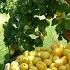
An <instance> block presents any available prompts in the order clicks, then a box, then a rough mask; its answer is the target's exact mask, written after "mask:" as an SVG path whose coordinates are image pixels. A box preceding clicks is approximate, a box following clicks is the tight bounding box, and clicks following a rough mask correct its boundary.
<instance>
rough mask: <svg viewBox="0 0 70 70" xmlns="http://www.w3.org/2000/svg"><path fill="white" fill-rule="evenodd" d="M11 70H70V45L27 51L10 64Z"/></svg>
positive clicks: (56, 45)
mask: <svg viewBox="0 0 70 70" xmlns="http://www.w3.org/2000/svg"><path fill="white" fill-rule="evenodd" d="M8 68H9V70H70V45H69V44H67V45H66V47H63V46H61V45H58V44H55V45H54V44H53V45H52V46H51V47H49V48H46V47H37V48H35V50H33V51H25V52H24V53H23V54H22V55H19V56H18V57H17V58H16V60H15V61H13V62H11V64H9V67H8Z"/></svg>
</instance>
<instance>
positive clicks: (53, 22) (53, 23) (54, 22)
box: [52, 18, 59, 26]
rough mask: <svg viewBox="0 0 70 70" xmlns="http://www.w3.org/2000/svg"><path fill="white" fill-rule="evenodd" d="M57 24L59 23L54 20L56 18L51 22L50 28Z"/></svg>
mask: <svg viewBox="0 0 70 70" xmlns="http://www.w3.org/2000/svg"><path fill="white" fill-rule="evenodd" d="M58 23H59V21H58V20H56V18H55V19H53V20H52V26H54V25H56V24H58Z"/></svg>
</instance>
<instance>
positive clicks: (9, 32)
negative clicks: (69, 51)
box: [1, 0, 70, 52]
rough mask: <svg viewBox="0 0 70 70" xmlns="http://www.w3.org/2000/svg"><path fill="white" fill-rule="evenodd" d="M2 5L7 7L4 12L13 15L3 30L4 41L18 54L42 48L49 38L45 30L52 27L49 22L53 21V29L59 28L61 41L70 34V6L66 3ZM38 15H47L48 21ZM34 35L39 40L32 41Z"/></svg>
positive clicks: (29, 0)
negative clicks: (65, 34) (45, 40)
mask: <svg viewBox="0 0 70 70" xmlns="http://www.w3.org/2000/svg"><path fill="white" fill-rule="evenodd" d="M2 3H4V6H3V7H2V8H1V9H2V10H1V12H5V13H9V15H10V19H9V21H8V22H7V23H6V24H5V25H4V26H3V27H4V41H5V44H6V46H8V47H12V48H13V49H14V50H15V51H18V50H19V49H20V50H21V52H22V51H23V50H33V49H34V48H35V47H38V46H42V45H43V40H44V36H46V34H47V33H46V31H45V29H46V27H47V26H49V25H50V23H49V21H48V20H46V19H51V18H52V25H56V32H57V34H58V35H59V37H58V39H60V40H61V39H62V37H64V33H65V31H66V30H70V27H69V24H70V23H69V22H70V20H69V17H68V16H69V12H70V6H69V4H67V3H66V2H65V1H64V2H62V1H61V0H60V1H59V0H51V1H50V0H16V1H15V0H6V1H5V2H1V4H2ZM35 15H38V16H42V15H44V16H45V19H43V20H40V19H39V17H35ZM54 16H56V17H55V18H54ZM37 28H38V30H37V31H36V29H37ZM31 34H34V35H35V36H36V38H32V37H30V35H31ZM20 50H19V51H20Z"/></svg>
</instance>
